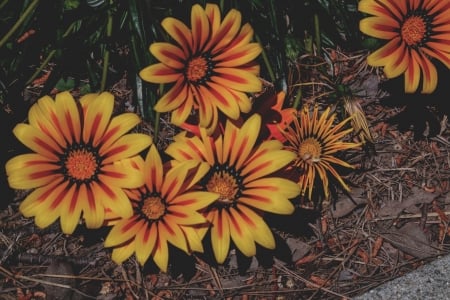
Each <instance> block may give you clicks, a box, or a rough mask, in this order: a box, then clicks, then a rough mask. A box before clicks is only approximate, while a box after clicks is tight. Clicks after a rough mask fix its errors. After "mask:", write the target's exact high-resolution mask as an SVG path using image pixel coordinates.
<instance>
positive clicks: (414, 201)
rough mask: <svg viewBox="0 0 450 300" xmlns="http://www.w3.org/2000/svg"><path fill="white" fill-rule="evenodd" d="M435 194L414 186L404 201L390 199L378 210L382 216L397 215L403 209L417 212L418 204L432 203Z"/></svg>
mask: <svg viewBox="0 0 450 300" xmlns="http://www.w3.org/2000/svg"><path fill="white" fill-rule="evenodd" d="M435 197H436V195H435V194H431V193H428V192H426V191H424V190H423V189H419V188H413V189H411V195H410V196H409V197H407V198H406V199H404V200H403V201H402V202H399V201H389V202H388V203H387V204H386V205H385V206H383V207H381V208H380V210H379V211H378V214H379V216H380V217H386V216H390V217H397V216H398V215H400V214H401V213H402V212H403V211H407V212H411V213H412V212H416V211H417V207H416V205H419V204H423V203H431V202H432V201H433V200H434V198H435Z"/></svg>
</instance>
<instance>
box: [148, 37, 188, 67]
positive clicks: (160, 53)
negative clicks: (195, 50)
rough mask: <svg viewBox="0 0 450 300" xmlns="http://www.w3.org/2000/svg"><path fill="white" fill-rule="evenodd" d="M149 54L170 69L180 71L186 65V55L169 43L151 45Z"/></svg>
mask: <svg viewBox="0 0 450 300" xmlns="http://www.w3.org/2000/svg"><path fill="white" fill-rule="evenodd" d="M150 52H151V53H152V54H153V55H154V56H155V58H156V59H158V60H159V61H160V62H162V63H163V64H165V65H166V66H168V67H169V68H171V69H174V70H180V71H181V70H182V69H183V68H184V66H185V64H186V55H185V54H184V53H183V50H181V49H180V48H179V47H177V46H175V45H172V44H170V43H153V44H151V45H150Z"/></svg>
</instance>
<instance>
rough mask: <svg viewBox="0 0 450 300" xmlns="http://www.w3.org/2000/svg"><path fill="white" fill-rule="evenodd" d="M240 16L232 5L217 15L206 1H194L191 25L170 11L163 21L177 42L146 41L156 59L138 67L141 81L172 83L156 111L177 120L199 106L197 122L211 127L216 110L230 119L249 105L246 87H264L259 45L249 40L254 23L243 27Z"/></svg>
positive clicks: (252, 90) (248, 88)
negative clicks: (257, 60) (142, 67)
mask: <svg viewBox="0 0 450 300" xmlns="http://www.w3.org/2000/svg"><path fill="white" fill-rule="evenodd" d="M241 19H242V17H241V13H240V12H239V11H237V10H235V9H231V10H230V11H229V12H228V13H227V15H226V16H225V17H224V19H223V20H221V15H220V10H219V7H218V6H217V5H215V4H206V7H205V8H204V9H203V8H202V7H201V6H200V5H199V4H196V5H194V6H193V7H192V11H191V29H189V28H188V27H187V26H186V25H185V24H184V23H182V22H181V21H179V20H177V19H175V18H172V17H168V18H166V19H164V20H163V21H162V24H161V25H162V27H163V28H164V29H165V30H166V31H167V33H168V34H169V35H170V36H171V37H172V38H173V40H174V41H175V42H176V44H172V43H166V42H158V43H153V44H152V45H150V52H151V53H152V54H153V55H154V56H155V57H156V58H157V59H158V60H159V61H160V63H157V64H153V65H150V66H148V67H146V68H144V69H143V70H141V72H140V76H141V77H142V79H143V80H145V81H148V82H153V83H162V84H166V83H173V86H172V87H171V88H170V90H169V91H168V92H167V93H166V94H164V95H163V96H162V98H161V99H159V101H158V102H157V103H156V105H155V107H154V108H155V110H156V111H158V112H169V111H172V118H171V121H172V123H173V124H175V125H177V126H179V125H181V124H182V123H183V122H184V121H186V119H187V117H188V116H189V114H190V113H191V111H192V109H198V111H199V122H200V126H201V127H205V128H207V129H208V131H209V132H212V131H213V130H214V129H215V127H216V125H217V122H218V110H220V111H221V112H222V113H224V114H225V115H226V116H227V117H229V118H231V119H234V120H236V119H237V118H239V116H240V113H241V112H248V111H249V110H250V108H251V105H252V104H251V101H250V99H249V97H248V95H247V93H252V92H258V91H260V90H261V89H262V83H261V81H260V79H259V78H258V77H257V76H258V74H259V65H257V64H256V62H255V58H256V57H257V56H258V55H259V54H260V53H261V51H262V48H261V46H260V45H259V44H258V43H252V42H251V39H252V37H253V29H252V27H251V26H250V25H249V24H248V23H247V24H244V25H243V26H242V27H241Z"/></svg>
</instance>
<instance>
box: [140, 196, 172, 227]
mask: <svg viewBox="0 0 450 300" xmlns="http://www.w3.org/2000/svg"><path fill="white" fill-rule="evenodd" d="M140 210H141V213H142V214H143V215H144V216H145V217H146V218H147V219H149V220H150V221H154V220H158V219H159V218H161V217H162V216H163V215H164V214H165V213H166V204H165V202H164V200H163V199H161V197H159V196H155V195H153V196H148V197H147V198H145V199H144V200H143V203H142V206H141V208H140Z"/></svg>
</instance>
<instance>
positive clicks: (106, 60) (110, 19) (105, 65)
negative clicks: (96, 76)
mask: <svg viewBox="0 0 450 300" xmlns="http://www.w3.org/2000/svg"><path fill="white" fill-rule="evenodd" d="M112 2H113V0H110V1H109V4H112ZM112 28H113V16H112V13H111V10H108V22H107V23H106V41H107V42H109V40H110V38H111V36H112ZM108 66H109V46H108V45H106V46H105V52H104V53H103V70H102V81H101V84H100V91H104V90H105V87H106V79H107V76H108Z"/></svg>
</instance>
